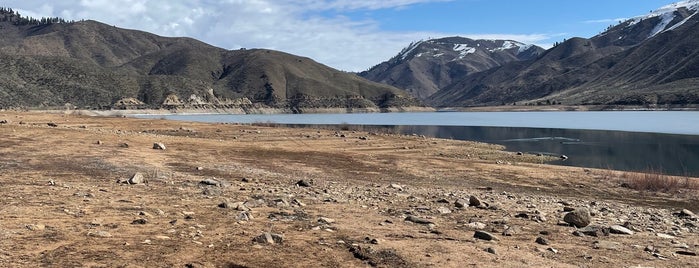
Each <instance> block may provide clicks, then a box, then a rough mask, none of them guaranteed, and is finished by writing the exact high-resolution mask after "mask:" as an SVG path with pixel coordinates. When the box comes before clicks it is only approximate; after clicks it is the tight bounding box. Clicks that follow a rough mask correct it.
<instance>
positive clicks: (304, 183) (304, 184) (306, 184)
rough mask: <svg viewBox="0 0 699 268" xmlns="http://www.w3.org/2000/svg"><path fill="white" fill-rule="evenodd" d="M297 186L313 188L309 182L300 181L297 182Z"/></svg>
mask: <svg viewBox="0 0 699 268" xmlns="http://www.w3.org/2000/svg"><path fill="white" fill-rule="evenodd" d="M296 185H297V186H299V187H311V183H310V182H307V181H305V180H300V181H298V182H296Z"/></svg>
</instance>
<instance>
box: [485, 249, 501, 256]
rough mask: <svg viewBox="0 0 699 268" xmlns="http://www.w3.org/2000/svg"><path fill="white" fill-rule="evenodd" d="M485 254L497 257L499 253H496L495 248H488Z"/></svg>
mask: <svg viewBox="0 0 699 268" xmlns="http://www.w3.org/2000/svg"><path fill="white" fill-rule="evenodd" d="M485 252H488V253H490V254H496V255H497V254H498V253H497V252H496V251H495V249H494V248H486V249H485Z"/></svg>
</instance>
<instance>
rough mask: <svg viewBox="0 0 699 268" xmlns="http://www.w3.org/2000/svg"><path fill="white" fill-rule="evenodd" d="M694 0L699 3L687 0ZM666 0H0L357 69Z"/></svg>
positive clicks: (560, 34)
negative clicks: (441, 45)
mask: <svg viewBox="0 0 699 268" xmlns="http://www.w3.org/2000/svg"><path fill="white" fill-rule="evenodd" d="M696 1H699V0H696ZM673 2H675V1H673V0H606V1H601V0H586V1H572V0H567V1H566V0H526V1H525V0H220V1H217V0H179V1H178V0H121V1H114V0H62V1H39V0H3V1H2V3H0V5H2V6H5V7H11V8H13V9H16V10H19V11H20V12H22V14H24V15H30V16H34V17H44V16H46V17H62V18H65V19H69V20H81V19H94V20H98V21H101V22H104V23H107V24H110V25H115V26H118V27H122V28H128V29H138V30H144V31H148V32H152V33H155V34H159V35H164V36H186V37H193V38H196V39H199V40H202V41H204V42H207V43H209V44H212V45H215V46H219V47H223V48H226V49H238V48H242V47H245V48H268V49H275V50H281V51H285V52H288V53H292V54H296V55H300V56H306V57H310V58H312V59H314V60H316V61H319V62H321V63H323V64H326V65H329V66H331V67H334V68H337V69H341V70H346V71H362V70H365V69H367V68H369V67H371V66H373V65H376V64H378V63H380V62H382V61H384V60H387V59H389V58H391V57H392V56H394V55H396V54H397V53H398V52H399V51H400V50H401V49H402V48H403V47H405V46H407V45H408V44H409V43H410V42H412V41H417V40H423V39H428V38H439V37H445V36H455V35H459V36H465V37H470V38H474V39H479V38H485V39H512V40H516V41H520V42H524V43H531V44H537V45H540V46H544V47H548V46H550V45H551V44H552V43H554V42H556V41H561V40H563V39H564V38H570V37H573V36H578V37H591V36H593V35H595V34H597V33H599V32H601V31H602V30H604V29H605V28H606V27H607V26H609V25H611V24H615V23H617V22H618V20H620V19H624V18H631V17H634V16H640V15H644V14H647V13H648V12H649V11H651V10H655V9H658V8H660V7H662V6H665V5H668V4H670V3H673Z"/></svg>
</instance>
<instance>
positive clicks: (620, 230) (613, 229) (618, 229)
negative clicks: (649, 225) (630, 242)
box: [609, 225, 633, 235]
mask: <svg viewBox="0 0 699 268" xmlns="http://www.w3.org/2000/svg"><path fill="white" fill-rule="evenodd" d="M609 232H610V233H613V234H623V235H632V234H633V231H631V230H629V229H628V228H626V227H624V226H621V225H612V226H610V227H609Z"/></svg>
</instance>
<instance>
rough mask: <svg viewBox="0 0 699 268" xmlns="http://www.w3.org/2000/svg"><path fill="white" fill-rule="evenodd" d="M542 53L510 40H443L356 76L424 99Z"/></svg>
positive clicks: (413, 48)
mask: <svg viewBox="0 0 699 268" xmlns="http://www.w3.org/2000/svg"><path fill="white" fill-rule="evenodd" d="M543 52H544V49H543V48H540V47H538V46H533V45H525V44H523V43H520V42H517V41H512V40H472V39H469V38H464V37H447V38H440V39H432V40H427V41H420V42H415V43H413V44H410V46H408V47H406V48H405V49H403V51H401V52H400V53H398V55H396V56H395V57H393V58H391V59H390V60H388V61H386V62H383V63H381V64H379V65H376V66H374V67H373V68H371V69H369V70H368V71H365V72H362V73H360V74H359V75H360V76H362V77H365V78H367V79H369V80H372V81H377V82H381V83H385V84H388V85H392V86H395V87H398V88H402V89H405V90H407V91H408V92H410V93H411V94H413V95H414V96H416V97H418V98H420V99H427V98H428V97H430V96H431V95H432V94H434V93H435V92H437V91H439V90H440V89H442V88H445V87H447V86H449V85H450V84H452V83H454V82H457V81H459V80H461V79H462V78H463V77H465V76H467V75H469V74H473V73H477V72H481V71H485V70H489V69H492V68H494V67H498V66H501V65H503V64H505V63H509V62H513V61H522V60H530V59H533V58H536V57H538V56H539V55H540V54H542V53H543Z"/></svg>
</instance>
